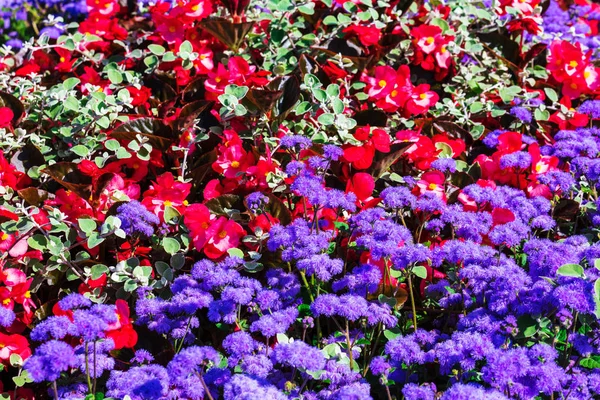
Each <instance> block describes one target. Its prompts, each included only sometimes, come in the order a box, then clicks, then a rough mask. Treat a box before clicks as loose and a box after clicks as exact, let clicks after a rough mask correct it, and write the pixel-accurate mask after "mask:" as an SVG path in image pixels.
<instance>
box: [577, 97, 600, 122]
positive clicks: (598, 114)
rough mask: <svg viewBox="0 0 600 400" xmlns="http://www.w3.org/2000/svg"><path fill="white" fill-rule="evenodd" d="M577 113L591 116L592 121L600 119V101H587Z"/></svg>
mask: <svg viewBox="0 0 600 400" xmlns="http://www.w3.org/2000/svg"><path fill="white" fill-rule="evenodd" d="M577 111H579V112H580V113H582V114H587V115H589V116H590V117H592V119H600V100H586V101H584V102H583V103H582V104H581V105H580V106H579V108H578V109H577Z"/></svg>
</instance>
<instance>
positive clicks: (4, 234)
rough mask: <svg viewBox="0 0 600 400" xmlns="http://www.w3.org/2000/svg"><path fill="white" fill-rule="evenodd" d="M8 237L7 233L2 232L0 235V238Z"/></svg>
mask: <svg viewBox="0 0 600 400" xmlns="http://www.w3.org/2000/svg"><path fill="white" fill-rule="evenodd" d="M6 239H8V233H2V235H1V236H0V240H6Z"/></svg>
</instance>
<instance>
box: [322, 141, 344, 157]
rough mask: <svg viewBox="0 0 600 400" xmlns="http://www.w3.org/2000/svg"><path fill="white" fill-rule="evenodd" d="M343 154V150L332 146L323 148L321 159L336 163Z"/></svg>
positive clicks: (327, 145)
mask: <svg viewBox="0 0 600 400" xmlns="http://www.w3.org/2000/svg"><path fill="white" fill-rule="evenodd" d="M343 154H344V150H342V149H341V148H339V147H338V146H334V145H332V144H326V145H325V146H323V157H325V158H326V159H328V160H330V161H337V160H339V158H340V157H341V156H342V155H343Z"/></svg>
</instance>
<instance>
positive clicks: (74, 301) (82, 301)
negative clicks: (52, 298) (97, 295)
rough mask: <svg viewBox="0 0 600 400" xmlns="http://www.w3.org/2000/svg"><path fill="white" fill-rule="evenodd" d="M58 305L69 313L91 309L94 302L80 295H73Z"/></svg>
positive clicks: (66, 297)
mask: <svg viewBox="0 0 600 400" xmlns="http://www.w3.org/2000/svg"><path fill="white" fill-rule="evenodd" d="M58 305H59V307H60V308H61V309H63V310H64V311H68V310H73V309H76V308H85V307H89V306H91V305H92V302H91V300H90V299H88V298H87V297H85V296H83V295H80V294H79V293H71V294H69V295H66V296H65V297H63V298H62V299H61V300H59V302H58Z"/></svg>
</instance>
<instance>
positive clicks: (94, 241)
mask: <svg viewBox="0 0 600 400" xmlns="http://www.w3.org/2000/svg"><path fill="white" fill-rule="evenodd" d="M102 242H104V238H102V237H100V234H99V233H98V232H92V233H91V234H90V236H89V237H88V241H87V245H88V247H89V248H90V249H93V248H94V247H96V246H98V245H99V244H100V243H102Z"/></svg>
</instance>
